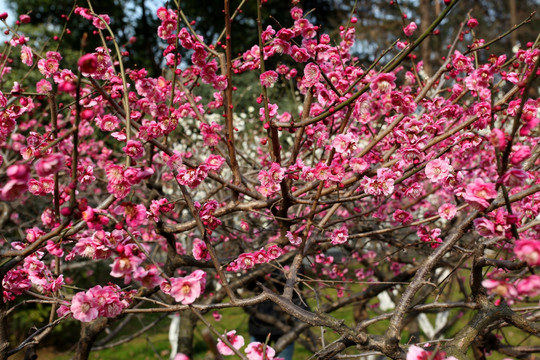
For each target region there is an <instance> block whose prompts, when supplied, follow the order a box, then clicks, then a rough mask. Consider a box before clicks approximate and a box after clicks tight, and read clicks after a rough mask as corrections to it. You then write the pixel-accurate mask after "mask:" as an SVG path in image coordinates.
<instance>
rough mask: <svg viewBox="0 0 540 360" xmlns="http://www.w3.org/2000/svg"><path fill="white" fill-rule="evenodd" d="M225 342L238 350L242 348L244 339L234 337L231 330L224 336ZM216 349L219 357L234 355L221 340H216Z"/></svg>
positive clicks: (234, 331)
mask: <svg viewBox="0 0 540 360" xmlns="http://www.w3.org/2000/svg"><path fill="white" fill-rule="evenodd" d="M225 336H226V337H227V340H228V341H229V342H230V343H231V345H232V346H234V348H235V349H237V350H238V349H240V348H241V347H242V346H244V337H243V336H241V335H236V330H231V331H229V332H227V334H225ZM217 349H218V351H219V353H220V354H221V355H234V351H233V350H232V349H231V348H230V347H229V346H227V345H226V344H225V343H224V342H223V341H221V339H218V343H217Z"/></svg>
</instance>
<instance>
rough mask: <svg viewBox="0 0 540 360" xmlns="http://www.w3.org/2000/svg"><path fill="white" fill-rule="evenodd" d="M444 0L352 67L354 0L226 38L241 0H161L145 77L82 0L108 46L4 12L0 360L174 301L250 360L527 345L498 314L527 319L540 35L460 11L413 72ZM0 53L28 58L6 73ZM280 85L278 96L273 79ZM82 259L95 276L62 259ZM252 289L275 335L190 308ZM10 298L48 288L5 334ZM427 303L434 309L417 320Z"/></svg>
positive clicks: (534, 258) (244, 300)
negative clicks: (334, 19) (71, 57)
mask: <svg viewBox="0 0 540 360" xmlns="http://www.w3.org/2000/svg"><path fill="white" fill-rule="evenodd" d="M264 3H265V2H264V1H263V4H261V3H258V6H259V9H260V8H261V7H263V6H271V4H264ZM445 3H446V8H445V9H444V10H443V11H442V12H441V13H440V15H439V16H438V17H437V19H436V20H435V21H434V22H433V24H431V25H430V26H428V27H427V31H425V32H424V33H422V34H419V31H418V27H417V25H416V24H415V23H414V22H410V21H408V20H407V21H405V22H404V24H403V34H399V36H400V38H401V39H400V40H399V39H398V40H396V42H395V43H394V44H393V45H392V46H391V47H390V48H388V49H387V50H385V51H384V52H382V53H380V54H374V61H373V63H372V64H371V65H369V66H365V67H364V66H362V65H360V64H358V63H357V59H355V57H354V56H353V53H354V47H355V27H354V24H355V23H356V18H355V17H354V16H353V15H352V16H351V18H350V21H349V22H348V23H347V24H344V25H343V26H342V27H341V28H340V33H339V38H337V39H331V38H330V36H329V35H327V34H325V33H324V31H323V30H324V29H319V28H318V27H317V26H316V25H315V24H312V23H311V22H310V21H309V16H308V14H306V13H305V12H304V11H303V9H302V4H301V3H299V2H298V1H293V4H292V5H291V11H290V16H291V17H292V19H293V20H294V25H293V26H292V27H290V28H280V27H279V25H274V26H267V27H265V28H264V27H263V26H262V21H263V20H264V19H261V16H260V15H259V17H258V18H257V19H256V21H257V22H258V25H259V43H258V44H253V46H252V47H251V48H249V49H246V51H245V52H244V53H242V54H240V55H239V56H237V57H234V55H235V54H232V53H231V51H230V48H231V42H232V41H234V39H231V37H230V33H231V26H234V24H235V23H234V19H235V16H236V14H237V13H238V12H239V11H241V5H242V4H243V2H242V4H240V5H239V6H238V8H237V9H236V10H234V9H233V8H231V6H230V5H229V1H228V0H225V6H224V16H225V19H226V21H225V23H226V26H225V29H224V31H223V36H222V37H220V38H219V39H217V40H216V39H203V38H202V37H201V36H199V35H197V33H196V28H194V27H193V25H194V24H193V23H192V22H190V20H189V19H188V16H189V14H184V13H183V12H182V10H181V9H180V8H179V7H178V6H176V7H175V6H171V7H169V8H165V7H161V8H159V9H158V10H157V15H158V17H159V19H160V20H161V26H159V28H158V29H156V31H157V32H158V35H159V37H160V38H161V39H163V44H164V51H163V76H159V77H156V78H153V77H149V76H148V75H147V72H146V71H145V69H128V68H125V67H124V65H123V61H124V59H125V58H126V57H128V56H129V54H128V53H126V52H125V51H123V50H122V47H121V46H120V45H119V44H118V43H116V42H115V37H114V34H113V33H111V32H110V28H109V22H110V19H109V17H108V16H107V15H106V14H96V13H94V12H93V10H92V6H91V3H90V2H89V3H88V6H87V7H79V6H76V7H75V8H74V9H73V11H72V13H71V14H70V15H69V16H68V17H67V19H68V21H87V22H88V23H89V24H92V26H93V27H94V33H93V35H90V36H99V37H100V38H101V40H102V46H101V47H99V48H97V49H86V48H85V39H84V38H83V39H82V42H81V46H82V49H83V52H82V53H81V56H80V59H79V61H78V63H77V65H76V66H72V67H70V66H69V65H68V64H66V63H64V61H63V57H62V46H61V42H60V40H61V36H60V37H59V38H58V39H55V40H57V41H58V43H57V44H58V47H57V48H56V49H55V50H49V51H43V50H42V49H41V48H38V47H35V46H33V45H32V44H33V43H32V39H28V38H27V37H25V36H24V27H25V24H27V23H28V22H31V17H30V16H29V15H26V14H23V15H20V17H19V20H18V21H17V23H16V26H15V27H9V29H8V30H7V31H6V33H7V34H8V35H9V37H10V40H9V41H8V42H7V44H6V47H5V50H4V53H3V55H2V59H1V60H2V61H1V69H2V71H1V75H2V77H3V78H4V80H3V81H2V93H0V149H1V157H0V186H1V189H0V198H1V201H2V203H1V211H2V213H1V216H0V228H1V229H2V230H1V233H2V236H1V238H0V240H1V250H0V277H1V280H2V281H1V282H0V284H1V286H2V295H3V296H2V297H0V359H6V358H8V357H10V356H12V355H14V354H16V353H18V352H21V351H26V352H27V353H29V352H31V351H34V349H35V347H36V345H37V344H39V342H40V341H41V340H43V339H44V338H45V337H46V336H47V335H48V334H49V333H50V332H51V330H52V329H53V328H54V327H55V326H56V325H58V324H59V323H62V322H65V321H74V320H75V321H78V322H80V326H81V333H80V339H79V342H78V344H77V347H76V351H75V358H77V359H85V358H88V356H89V353H90V351H91V350H92V347H93V346H95V345H96V339H98V337H99V336H100V335H101V334H102V333H103V332H104V331H105V330H106V329H108V328H112V327H115V326H117V325H118V324H120V323H121V321H122V319H124V318H126V317H128V316H131V315H132V314H149V313H177V312H179V313H180V317H181V321H183V322H184V323H183V324H184V325H183V326H184V327H186V328H187V327H189V326H188V325H186V324H192V323H193V322H197V321H198V322H200V323H201V324H202V326H206V327H208V328H209V329H210V330H211V331H213V333H214V336H215V346H216V348H217V350H218V351H219V352H221V354H223V355H225V356H228V355H234V356H237V357H240V358H242V359H250V360H253V359H263V358H266V359H272V358H277V356H278V355H276V354H279V352H280V351H281V350H283V349H284V348H285V347H286V346H287V345H288V344H289V343H291V342H292V341H295V339H298V338H299V337H300V339H301V340H302V343H303V344H304V346H305V347H306V348H307V349H308V350H309V351H311V352H313V354H314V357H315V358H321V359H329V358H333V357H334V356H336V355H339V354H345V353H349V354H363V353H373V352H375V353H379V354H383V355H385V356H387V357H390V358H394V359H401V358H411V359H413V358H426V359H427V358H431V357H433V358H441V359H442V358H445V357H454V358H459V359H463V358H466V357H467V355H466V354H467V352H468V351H470V350H472V353H473V354H474V356H475V357H476V358H479V359H482V358H484V356H485V354H486V353H487V352H490V351H498V352H500V353H502V354H504V355H506V356H515V357H526V356H528V354H530V353H533V352H538V351H540V349H539V348H538V347H537V346H525V345H520V344H519V343H518V341H514V340H510V341H509V340H507V339H506V338H505V337H504V331H506V329H507V328H509V327H513V328H515V329H516V330H515V331H518V333H520V334H522V335H523V336H522V338H527V335H530V336H532V337H536V338H538V335H540V325H539V324H538V322H537V321H538V318H539V316H538V314H539V312H538V311H539V310H540V307H539V304H538V295H540V277H539V276H538V275H536V274H535V272H537V271H538V267H539V266H540V240H538V239H539V238H540V237H539V232H540V227H539V225H540V222H539V221H538V219H537V217H538V214H539V211H540V209H539V207H540V196H539V191H540V177H539V175H540V173H539V161H538V159H539V157H540V145H539V144H538V139H539V127H538V124H539V122H540V115H539V109H538V108H539V105H540V100H539V99H538V98H534V97H533V95H532V94H534V91H535V89H534V86H535V85H534V80H535V78H536V77H537V76H538V74H539V69H538V66H539V63H540V56H539V54H540V50H539V47H540V42H539V39H531V42H530V43H527V44H526V46H525V47H524V48H523V49H519V50H518V51H517V53H515V54H513V55H511V54H510V55H508V54H491V53H490V52H489V45H490V44H492V43H493V42H495V41H497V40H498V39H493V40H489V39H488V40H484V39H480V38H477V37H476V36H475V30H474V28H475V27H476V26H477V25H478V22H477V21H476V20H475V19H474V18H472V17H470V18H468V19H463V23H462V27H461V29H460V30H459V32H458V33H457V34H456V38H455V40H454V41H453V42H452V43H451V44H449V45H448V54H446V55H444V56H442V57H441V62H442V64H441V66H440V68H439V69H438V70H437V71H436V72H434V73H433V74H426V73H425V72H423V71H422V65H421V62H419V63H417V62H416V61H415V50H416V49H417V47H418V45H419V44H420V43H421V42H422V41H423V40H424V39H426V38H427V37H428V36H430V35H431V34H432V33H433V32H436V28H437V25H438V24H439V23H440V22H441V21H442V20H443V19H444V18H445V17H447V16H451V9H452V7H453V6H454V5H455V3H456V0H454V1H446V0H445ZM389 6H397V2H394V1H391V2H390V5H389ZM396 9H397V10H396V11H398V10H399V8H396ZM259 14H260V12H259ZM6 17H7V15H6V14H0V19H1V20H3V21H4V23H5V24H6V25H7V23H6V22H5V20H6ZM529 20H530V19H526V20H524V22H523V23H521V24H518V25H516V26H515V27H514V28H512V29H508V31H507V32H506V33H504V34H502V36H505V35H508V34H509V33H511V32H512V31H515V30H516V29H518V28H519V27H520V26H522V25H526V23H527V22H528V21H529ZM478 26H480V25H478ZM467 34H469V35H470V36H469V35H467ZM62 35H63V34H62ZM211 40H215V41H211ZM469 40H470V41H469ZM269 64H277V65H275V66H269ZM13 66H17V67H20V68H26V69H27V70H28V76H25V77H23V78H21V79H17V81H15V82H13V81H8V79H9V73H10V70H11V67H13ZM248 72H255V73H257V76H258V77H259V79H260V83H259V84H257V86H258V90H257V95H256V96H254V99H253V107H254V108H256V111H255V112H253V113H250V114H247V115H245V114H244V115H242V114H238V113H237V112H236V111H235V105H236V99H237V97H238V95H237V92H236V91H237V87H236V86H235V81H237V80H236V79H238V78H239V77H241V76H243V74H245V73H248ZM30 79H37V80H35V81H34V80H30ZM281 83H288V84H289V85H290V86H291V87H293V89H294V92H293V94H292V96H293V99H292V103H295V104H296V105H294V106H293V107H290V108H286V107H285V106H283V105H282V104H281V103H279V100H280V98H278V97H277V96H276V97H275V98H273V93H272V91H271V90H272V89H271V88H272V87H273V86H276V84H281ZM201 89H211V92H212V97H211V98H207V97H205V96H203V92H202V91H201ZM96 264H105V265H106V266H107V267H108V268H109V269H110V270H109V273H108V275H107V277H106V278H103V279H98V280H97V282H96V283H94V284H92V286H90V287H84V288H83V287H81V284H78V283H77V282H76V281H74V280H73V278H72V277H73V274H74V273H75V272H76V271H77V269H80V268H81V267H85V268H89V267H92V266H95V265H96ZM79 271H80V270H79ZM276 274H277V275H276ZM264 277H265V278H266V279H267V280H268V281H272V280H273V279H274V280H275V279H278V278H279V279H284V280H283V281H284V282H283V284H282V285H283V288H284V290H283V292H280V293H276V292H275V291H272V290H270V289H269V288H268V287H267V286H265V284H261V283H258V284H257V285H256V288H257V290H256V291H255V292H251V291H242V290H244V289H245V288H246V286H247V285H248V284H250V283H253V282H255V281H258V279H260V278H264ZM293 295H294V296H299V297H300V298H301V299H302V301H304V302H305V303H306V306H303V307H301V306H298V305H297V304H296V303H295V302H293V301H292V298H293ZM383 298H387V299H391V300H386V303H390V304H391V305H390V306H385V307H383V306H379V303H380V301H382V300H380V299H383ZM263 301H272V302H274V303H275V304H277V305H278V306H279V307H280V308H281V309H282V311H283V312H284V313H286V314H288V315H289V316H290V317H292V318H294V319H296V322H294V326H290V325H287V324H284V323H281V322H280V321H279V319H277V320H276V326H279V327H281V328H282V329H283V331H284V334H285V335H283V336H282V337H281V338H280V339H279V340H278V341H277V342H276V343H274V344H271V345H270V344H262V343H257V342H248V341H247V340H244V338H243V337H242V335H241V334H240V333H239V332H238V331H237V330H235V329H230V331H228V332H226V333H221V332H219V331H217V330H216V327H215V326H214V325H213V323H212V322H211V321H209V320H208V319H207V318H206V317H205V316H204V314H205V313H209V312H216V319H218V318H219V315H217V312H218V311H219V310H221V309H226V308H232V307H238V308H243V307H247V306H250V305H254V304H257V303H260V302H263ZM28 303H41V304H45V305H46V306H48V307H49V311H50V317H49V321H48V322H47V323H46V324H44V325H41V326H40V327H39V328H37V330H34V331H31V332H30V333H29V334H30V335H29V336H28V337H27V338H25V339H24V340H22V341H20V342H17V343H14V341H13V340H14V339H13V338H12V337H11V336H10V326H11V323H10V316H12V315H13V314H14V313H16V312H18V311H20V308H21V305H23V304H28ZM338 310H340V311H339V312H338ZM344 311H345V312H348V313H353V314H354V316H351V317H349V318H347V319H341V318H339V317H338V315H336V314H338V313H339V314H343V313H344ZM426 314H437V324H435V325H436V326H435V330H434V331H428V330H426V329H427V328H426V326H427V325H425V324H426V321H427V323H428V325H429V324H430V323H429V318H427V317H426ZM445 314H446V315H445ZM448 314H453V315H455V316H453V318H449V317H448ZM381 324H384V325H383V328H384V329H385V330H384V332H380V331H378V329H379V330H380V329H381ZM414 324H421V325H422V324H423V325H422V328H423V329H424V331H423V333H419V331H417V330H414V329H415V328H417V326H416V327H415V325H414ZM190 326H191V325H190ZM315 326H316V327H323V328H326V329H328V330H331V331H332V332H334V333H336V334H337V336H338V337H337V340H335V341H333V342H329V343H328V342H326V341H324V339H322V338H321V337H317V336H314V333H313V331H312V330H311V328H312V327H315ZM113 333H114V332H113ZM106 339H108V340H110V337H109V338H106ZM520 340H521V338H520ZM180 351H181V352H183V353H186V354H187V355H189V356H193V355H194V354H193V353H192V352H191V348H190V346H189V344H180ZM179 357H180V355H179Z"/></svg>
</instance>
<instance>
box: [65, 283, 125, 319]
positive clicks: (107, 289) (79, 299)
mask: <svg viewBox="0 0 540 360" xmlns="http://www.w3.org/2000/svg"><path fill="white" fill-rule="evenodd" d="M130 303H131V299H130V297H129V296H126V294H125V293H124V292H123V291H121V289H120V287H118V286H117V285H107V286H100V285H96V286H94V287H92V288H90V289H88V291H81V292H78V293H76V294H75V295H74V296H73V299H72V300H71V305H70V306H69V308H68V307H67V306H65V305H64V307H60V309H59V310H58V311H59V313H60V314H63V313H65V312H67V311H71V314H72V316H73V318H75V319H77V320H79V321H82V322H90V321H92V320H95V319H97V318H98V317H109V318H114V317H116V316H118V315H120V314H121V313H122V310H123V309H125V308H126V307H128V306H129V304H130Z"/></svg>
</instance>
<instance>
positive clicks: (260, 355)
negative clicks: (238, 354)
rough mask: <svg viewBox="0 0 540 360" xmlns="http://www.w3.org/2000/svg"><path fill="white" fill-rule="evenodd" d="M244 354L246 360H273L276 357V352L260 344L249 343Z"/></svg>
mask: <svg viewBox="0 0 540 360" xmlns="http://www.w3.org/2000/svg"><path fill="white" fill-rule="evenodd" d="M245 352H246V355H247V358H248V360H263V359H267V360H273V359H274V356H275V355H276V351H275V350H274V349H273V348H272V347H270V346H269V345H265V344H263V343H260V342H252V343H249V344H248V346H246V350H245Z"/></svg>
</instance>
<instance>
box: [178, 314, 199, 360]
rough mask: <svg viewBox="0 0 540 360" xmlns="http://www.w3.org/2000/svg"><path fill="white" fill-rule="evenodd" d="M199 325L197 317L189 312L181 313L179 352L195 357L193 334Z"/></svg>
mask: <svg viewBox="0 0 540 360" xmlns="http://www.w3.org/2000/svg"><path fill="white" fill-rule="evenodd" d="M196 324H197V318H196V316H195V315H194V314H193V313H192V312H191V311H189V310H184V311H181V312H180V333H179V335H178V352H181V353H184V354H186V355H187V356H188V357H189V358H190V359H191V358H192V357H193V333H194V331H195V325H196Z"/></svg>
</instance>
